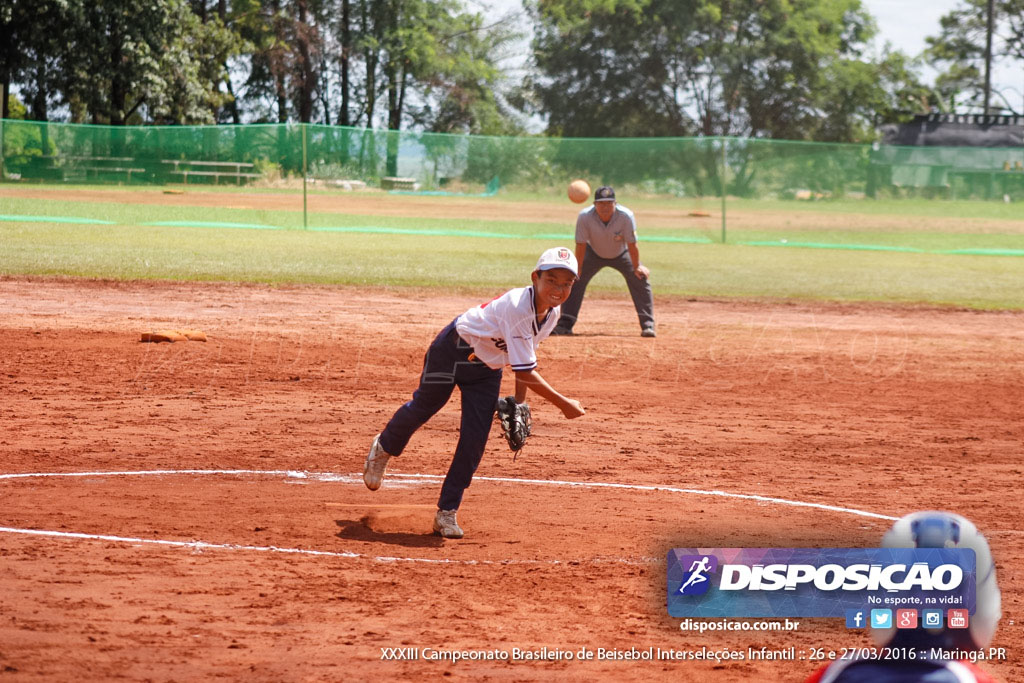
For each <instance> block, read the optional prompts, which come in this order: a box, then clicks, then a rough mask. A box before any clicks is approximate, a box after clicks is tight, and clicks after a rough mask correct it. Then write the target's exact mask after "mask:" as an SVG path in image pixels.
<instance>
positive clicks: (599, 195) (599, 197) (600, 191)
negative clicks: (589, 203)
mask: <svg viewBox="0 0 1024 683" xmlns="http://www.w3.org/2000/svg"><path fill="white" fill-rule="evenodd" d="M594 201H595V202H614V201H615V190H613V189H612V188H610V187H608V186H607V185H602V186H601V187H599V188H597V192H595V193H594Z"/></svg>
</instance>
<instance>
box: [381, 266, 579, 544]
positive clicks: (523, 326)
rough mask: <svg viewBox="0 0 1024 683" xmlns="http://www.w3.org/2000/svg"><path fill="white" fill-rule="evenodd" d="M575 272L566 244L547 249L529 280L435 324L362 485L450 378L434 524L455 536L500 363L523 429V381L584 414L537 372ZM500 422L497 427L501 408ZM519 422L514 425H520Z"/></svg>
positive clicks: (438, 401) (422, 418)
mask: <svg viewBox="0 0 1024 683" xmlns="http://www.w3.org/2000/svg"><path fill="white" fill-rule="evenodd" d="M577 275H578V266H577V263H576V256H575V255H574V254H573V253H572V251H571V250H570V249H567V248H565V247H555V248H553V249H548V250H547V251H545V252H544V253H543V254H541V256H540V259H539V260H538V261H537V266H536V268H535V269H534V271H533V273H532V274H531V280H532V281H533V284H532V285H531V286H529V287H520V288H518V289H512V290H510V291H508V292H506V293H505V294H502V295H501V296H499V297H497V298H496V299H494V300H492V301H489V302H487V303H484V304H480V305H479V306H476V307H474V308H471V309H469V310H468V311H466V312H465V313H463V314H462V315H460V316H459V317H457V318H456V319H455V320H453V321H452V322H450V323H448V325H447V326H445V328H444V329H443V330H441V332H440V333H439V334H438V335H437V337H436V338H435V339H434V341H433V342H432V343H431V345H430V347H429V348H428V349H427V353H426V355H425V357H424V359H423V372H422V374H421V375H420V384H419V388H417V389H416V391H415V392H413V395H412V400H411V401H409V402H408V403H406V404H404V405H403V406H402V407H400V408H399V409H398V410H397V411H396V412H395V415H394V417H392V418H391V420H390V422H388V424H387V426H386V427H385V428H384V431H382V432H381V433H380V434H378V435H377V436H375V437H374V439H373V445H371V446H370V453H369V455H367V456H366V463H365V464H364V466H363V481H364V482H365V483H366V486H367V488H369V489H370V490H371V491H376V490H377V489H378V488H380V485H381V481H382V480H383V478H384V471H385V470H386V469H387V466H388V460H390V459H391V458H393V457H397V456H399V455H401V453H402V451H404V450H405V446H406V444H408V443H409V439H410V438H411V437H412V435H413V433H414V432H415V431H416V430H417V429H419V428H420V427H421V426H423V425H424V424H425V423H426V422H427V420H429V419H430V418H431V417H433V416H434V414H435V413H437V411H439V410H440V409H441V408H442V407H443V406H444V404H445V403H447V402H448V399H449V398H450V397H451V395H452V392H453V391H454V390H455V387H456V386H457V387H458V388H459V391H461V392H462V423H461V429H460V433H459V442H458V444H457V445H456V447H455V456H454V457H453V458H452V464H451V466H450V467H449V468H448V475H447V476H446V477H445V480H444V483H443V484H442V485H441V496H440V498H439V499H438V502H437V508H438V510H437V514H436V515H435V517H434V532H435V533H438V534H440V535H441V536H443V537H445V538H462V535H463V531H462V529H461V528H460V527H459V525H458V522H457V521H456V519H455V513H456V511H457V510H458V509H459V505H460V504H461V503H462V494H463V492H464V491H465V490H466V489H467V488H469V485H470V482H471V481H472V480H473V473H474V472H476V469H477V467H478V466H479V464H480V459H481V458H482V457H483V454H484V446H486V444H487V436H488V434H489V433H490V430H491V422H492V420H493V419H494V414H495V411H496V409H497V408H496V406H497V404H498V397H499V394H500V392H501V375H502V369H503V368H504V367H505V366H506V365H508V366H510V367H511V368H512V371H513V372H515V376H516V384H515V392H516V393H515V404H518V408H517V405H512V406H511V410H512V418H511V419H512V421H515V415H516V414H517V410H519V411H521V412H519V413H518V414H519V415H520V416H521V415H522V413H523V412H525V415H526V417H525V420H526V424H525V433H526V434H528V433H529V427H528V424H529V422H528V420H529V410H528V409H526V406H525V405H524V404H525V401H526V392H527V390H528V389H529V390H532V391H533V392H534V393H536V394H538V395H539V396H541V397H543V398H545V399H547V400H548V401H550V402H551V403H553V404H554V405H555V406H557V407H558V409H559V410H561V411H562V414H563V415H565V416H566V417H567V418H569V419H573V418H576V417H580V416H581V415H583V414H584V410H583V406H581V405H580V402H579V401H577V400H575V399H571V398H566V397H565V396H563V395H562V394H560V393H558V392H557V391H555V389H554V388H552V386H551V385H550V384H548V383H547V382H546V381H545V380H544V378H543V377H541V375H540V373H539V372H537V346H538V345H539V344H540V342H541V341H543V340H544V339H545V338H547V337H548V335H550V334H551V330H552V329H553V328H554V327H555V324H556V323H557V322H558V316H559V311H560V308H559V307H560V306H561V304H562V302H563V301H565V300H566V298H567V297H568V296H569V292H570V291H571V290H572V285H573V283H574V282H575V281H576V278H577ZM509 403H511V402H509ZM503 410H504V408H503ZM520 419H521V418H520ZM502 423H503V427H504V425H505V424H506V417H505V416H504V415H503V419H502ZM519 427H520V432H521V431H522V428H523V427H524V425H522V424H520V425H519ZM506 437H507V438H509V444H510V446H512V447H513V449H515V447H516V445H518V446H519V447H521V445H522V444H521V439H519V443H517V444H516V445H513V438H511V437H510V436H509V435H508V434H506Z"/></svg>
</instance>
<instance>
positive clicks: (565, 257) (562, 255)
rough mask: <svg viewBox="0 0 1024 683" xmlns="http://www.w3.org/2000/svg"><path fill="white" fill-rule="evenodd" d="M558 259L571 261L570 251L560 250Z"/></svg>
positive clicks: (563, 248)
mask: <svg viewBox="0 0 1024 683" xmlns="http://www.w3.org/2000/svg"><path fill="white" fill-rule="evenodd" d="M558 258H560V259H562V260H563V261H568V260H569V250H568V249H566V248H565V247H562V248H560V249H559V250H558Z"/></svg>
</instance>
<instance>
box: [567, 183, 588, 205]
mask: <svg viewBox="0 0 1024 683" xmlns="http://www.w3.org/2000/svg"><path fill="white" fill-rule="evenodd" d="M589 198H590V183H588V182H587V181H586V180H580V179H576V180H574V181H572V182H571V183H569V199H571V200H572V201H574V202H576V203H577V204H582V203H583V202H585V201H587V199H589Z"/></svg>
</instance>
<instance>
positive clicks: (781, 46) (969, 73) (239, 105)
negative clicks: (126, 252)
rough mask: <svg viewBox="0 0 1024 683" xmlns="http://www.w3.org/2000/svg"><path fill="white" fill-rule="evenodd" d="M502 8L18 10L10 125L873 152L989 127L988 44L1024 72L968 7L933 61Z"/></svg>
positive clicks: (273, 2) (348, 3)
mask: <svg viewBox="0 0 1024 683" xmlns="http://www.w3.org/2000/svg"><path fill="white" fill-rule="evenodd" d="M486 1H487V0H479V2H477V3H473V4H470V3H468V2H464V1H463V0H147V1H146V2H138V0H0V38H2V40H0V81H2V85H3V98H2V103H3V116H4V117H5V118H9V117H11V116H17V117H24V118H30V119H35V120H44V121H45V120H54V119H59V120H67V121H72V122H79V123H98V124H112V125H124V124H212V123H235V124H238V123H250V122H282V123H283V122H288V121H300V122H306V123H324V124H331V125H335V124H336V125H344V126H361V127H367V128H387V129H390V130H403V129H404V130H409V129H411V130H422V131H430V132H453V133H474V134H482V135H517V134H523V133H525V132H526V130H527V129H528V127H529V125H530V122H531V121H542V122H543V125H544V126H546V128H545V133H546V134H548V135H557V136H568V137H658V136H701V135H731V136H750V137H774V138H785V139H792V140H821V141H839V142H856V141H864V140H870V139H872V138H873V136H874V135H875V132H874V131H875V129H876V127H877V126H878V125H879V124H881V123H888V122H897V121H901V120H906V119H908V118H909V117H911V116H913V115H914V114H919V113H928V112H950V111H956V112H964V111H978V110H979V108H980V107H981V106H982V105H981V102H982V100H983V98H984V97H985V96H986V95H988V90H987V89H986V88H985V85H984V82H985V80H986V78H985V69H984V62H985V58H986V56H987V54H988V53H987V52H986V45H987V40H988V39H989V36H992V37H993V38H994V47H993V48H992V50H990V51H989V53H991V55H992V56H993V57H994V58H995V59H996V60H1001V61H1002V63H1005V62H1006V61H1007V60H1015V61H1016V62H1019V61H1021V60H1024V0H961V2H960V5H959V6H958V7H957V9H955V10H954V11H953V12H952V13H950V14H949V15H947V16H946V17H944V18H943V20H942V25H941V29H940V32H939V34H938V35H936V36H933V37H931V38H930V39H929V47H928V49H927V50H926V51H925V53H924V54H923V55H922V56H920V57H916V56H910V55H907V54H905V53H904V52H902V51H900V50H899V49H896V48H893V47H891V46H886V47H885V48H883V49H882V50H881V51H880V52H879V51H875V50H873V49H872V48H871V46H872V39H873V37H874V36H875V34H876V32H877V27H876V25H875V22H874V20H873V18H872V17H871V16H870V14H869V13H868V12H867V10H866V9H865V8H864V6H863V5H862V4H861V1H860V0H524V2H523V6H524V9H523V11H513V12H505V13H501V12H497V11H495V10H493V9H491V8H488V7H487V6H486V5H485V4H482V3H484V2H486ZM990 6H991V10H992V15H993V22H992V24H991V26H992V27H993V28H992V30H989V23H988V22H987V14H986V11H987V10H989V9H990ZM527 36H532V39H531V41H530V42H529V43H527V42H526V37H527ZM527 45H528V47H527V48H525V49H527V50H528V52H529V54H527V55H522V56H518V59H520V60H525V61H524V62H523V63H524V64H525V66H523V67H517V68H515V69H513V68H512V66H511V65H512V63H513V61H515V60H516V59H517V55H516V54H515V51H516V50H517V49H523V46H527ZM925 63H928V64H930V65H931V66H932V67H933V68H934V69H936V70H937V72H938V74H939V75H938V77H937V78H935V79H934V81H933V82H930V83H929V82H925V80H924V77H923V76H922V75H921V74H922V71H923V69H922V67H923V65H924V64H925ZM12 88H13V89H14V90H15V91H16V92H17V94H18V97H17V98H14V97H10V96H9V95H10V94H11V92H12ZM992 99H993V103H992V105H991V110H993V111H995V110H1001V111H1004V112H1008V111H1013V105H1011V98H1010V97H1008V96H1006V94H1005V93H1002V92H996V93H995V96H994V97H993V98H992ZM1016 99H1017V100H1018V101H1019V100H1020V99H1024V94H1022V95H1021V97H1020V98H1016ZM12 106H13V108H12Z"/></svg>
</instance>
